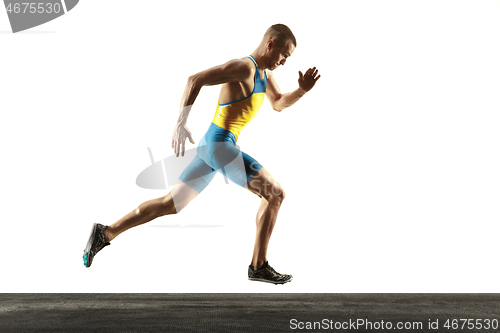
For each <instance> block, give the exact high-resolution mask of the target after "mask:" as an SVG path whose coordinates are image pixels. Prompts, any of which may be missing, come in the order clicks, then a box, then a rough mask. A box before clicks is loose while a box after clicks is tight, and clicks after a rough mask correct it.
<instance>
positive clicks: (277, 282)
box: [248, 278, 293, 284]
mask: <svg viewBox="0 0 500 333" xmlns="http://www.w3.org/2000/svg"><path fill="white" fill-rule="evenodd" d="M248 279H249V280H250V281H259V282H267V283H274V284H285V283H287V282H290V281H292V280H293V278H291V279H290V280H286V281H270V280H266V279H259V278H248Z"/></svg>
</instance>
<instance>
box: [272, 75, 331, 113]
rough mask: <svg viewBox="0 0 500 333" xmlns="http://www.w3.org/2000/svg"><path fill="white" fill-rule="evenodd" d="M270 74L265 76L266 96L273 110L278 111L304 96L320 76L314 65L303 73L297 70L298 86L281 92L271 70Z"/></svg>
mask: <svg viewBox="0 0 500 333" xmlns="http://www.w3.org/2000/svg"><path fill="white" fill-rule="evenodd" d="M269 74H270V75H268V77H267V89H266V96H267V98H268V99H269V102H270V103H271V106H272V107H273V109H274V110H276V111H278V112H280V111H282V110H284V109H286V108H287V107H289V106H292V105H293V104H294V103H295V102H297V101H298V100H299V99H300V98H301V97H302V96H304V95H305V94H306V93H307V92H308V91H309V90H311V89H312V88H313V87H314V85H315V84H316V81H318V79H319V78H320V77H321V75H318V70H317V69H316V67H313V68H309V69H308V70H307V71H306V73H305V74H302V72H301V71H299V80H298V82H299V87H298V88H297V89H295V90H294V91H292V92H289V93H286V94H282V93H281V91H280V89H279V88H278V85H277V84H276V81H274V77H273V75H272V72H269Z"/></svg>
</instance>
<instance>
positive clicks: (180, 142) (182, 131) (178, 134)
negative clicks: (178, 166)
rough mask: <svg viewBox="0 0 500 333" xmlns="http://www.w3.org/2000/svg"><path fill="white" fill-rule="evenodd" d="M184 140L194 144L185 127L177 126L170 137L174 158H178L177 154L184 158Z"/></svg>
mask: <svg viewBox="0 0 500 333" xmlns="http://www.w3.org/2000/svg"><path fill="white" fill-rule="evenodd" d="M186 138H189V141H191V143H194V140H193V137H192V136H191V132H190V131H189V130H188V128H187V126H186V125H180V124H177V125H176V126H175V129H174V134H173V135H172V148H174V153H175V156H177V157H179V153H180V154H181V156H184V151H185V149H186V148H185V146H186Z"/></svg>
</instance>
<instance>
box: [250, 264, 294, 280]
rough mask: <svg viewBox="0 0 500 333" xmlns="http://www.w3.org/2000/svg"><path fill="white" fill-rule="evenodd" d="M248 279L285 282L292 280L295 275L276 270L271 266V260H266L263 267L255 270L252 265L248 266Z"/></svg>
mask: <svg viewBox="0 0 500 333" xmlns="http://www.w3.org/2000/svg"><path fill="white" fill-rule="evenodd" d="M248 279H249V280H252V281H260V282H268V283H274V284H284V283H287V282H290V281H292V279H293V276H292V275H289V274H280V273H278V272H276V271H275V270H274V268H272V267H271V266H269V262H268V261H266V262H265V263H264V266H262V268H261V269H257V270H254V269H253V267H252V265H250V266H248Z"/></svg>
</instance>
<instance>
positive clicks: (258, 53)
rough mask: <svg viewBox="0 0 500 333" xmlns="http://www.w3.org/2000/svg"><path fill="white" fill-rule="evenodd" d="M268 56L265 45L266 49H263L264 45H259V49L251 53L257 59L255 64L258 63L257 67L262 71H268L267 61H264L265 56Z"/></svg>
mask: <svg viewBox="0 0 500 333" xmlns="http://www.w3.org/2000/svg"><path fill="white" fill-rule="evenodd" d="M265 54H266V51H265V45H264V47H262V45H259V47H258V48H256V49H255V51H253V52H252V53H251V56H252V57H253V58H254V59H255V62H256V63H257V67H259V69H260V70H264V69H267V68H266V67H265V66H266V65H265V59H264V55H265Z"/></svg>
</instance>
